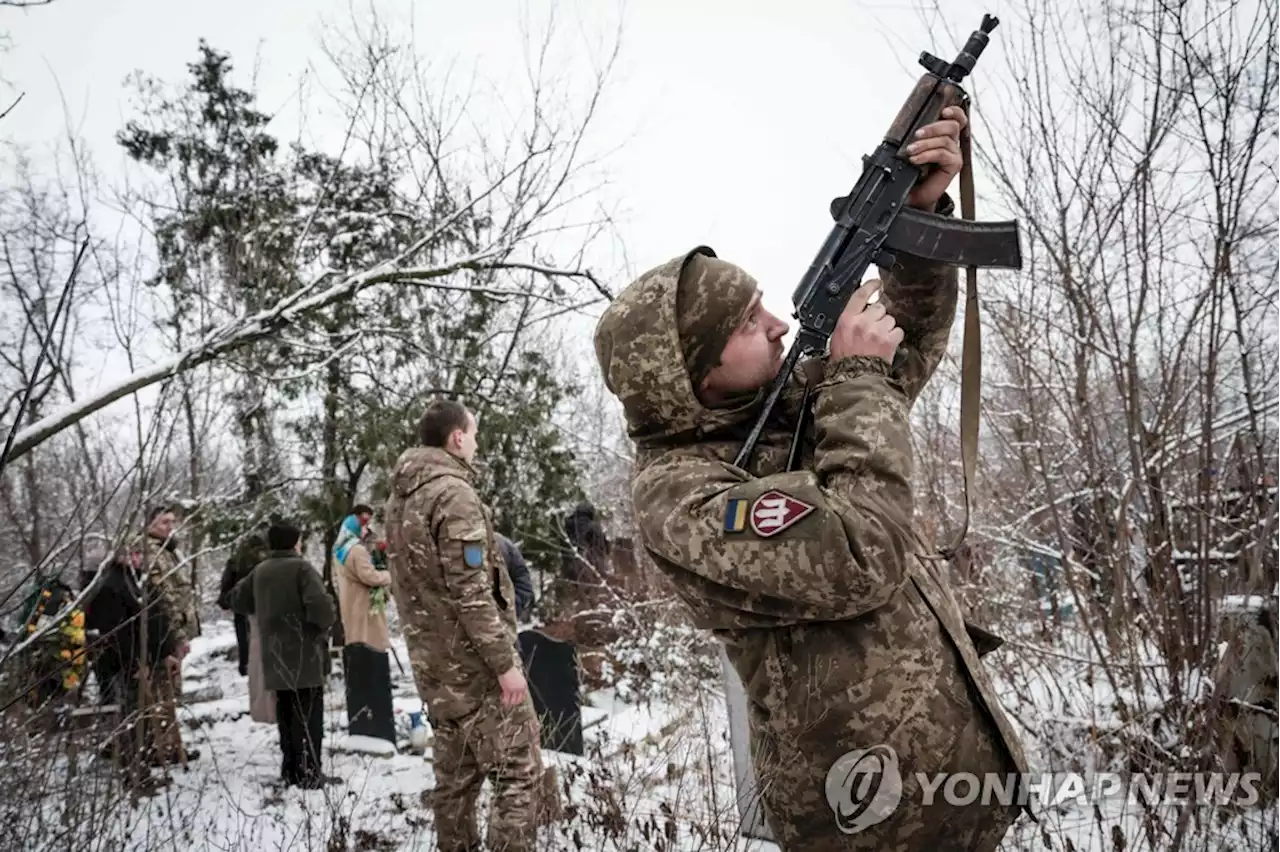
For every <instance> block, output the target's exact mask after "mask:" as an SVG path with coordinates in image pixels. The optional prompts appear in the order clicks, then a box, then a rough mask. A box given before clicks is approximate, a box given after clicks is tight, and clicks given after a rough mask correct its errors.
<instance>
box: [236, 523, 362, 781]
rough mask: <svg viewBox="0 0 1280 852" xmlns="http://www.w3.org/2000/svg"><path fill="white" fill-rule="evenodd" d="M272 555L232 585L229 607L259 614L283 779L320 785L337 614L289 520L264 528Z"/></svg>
mask: <svg viewBox="0 0 1280 852" xmlns="http://www.w3.org/2000/svg"><path fill="white" fill-rule="evenodd" d="M267 545H268V546H269V547H270V552H269V553H268V555H267V558H266V559H265V560H263V561H262V562H260V563H258V565H257V567H256V568H254V569H253V573H251V574H250V575H249V576H248V577H246V578H244V579H243V580H241V581H240V582H239V583H237V584H236V585H235V587H234V588H233V589H232V590H231V595H230V602H231V608H232V609H233V610H235V611H236V612H239V613H242V614H244V615H256V616H257V624H258V630H259V631H261V633H262V636H261V642H262V668H263V683H264V684H265V686H266V688H267V689H270V690H272V691H274V692H275V694H276V724H277V726H278V727H279V730H280V751H281V752H282V755H283V759H282V762H281V768H280V775H281V777H282V778H283V779H284V782H285V784H286V785H294V784H296V785H298V786H299V787H302V788H303V789H307V790H317V789H319V788H320V787H321V786H323V784H324V782H325V779H324V776H323V775H322V773H321V771H320V756H321V753H322V752H321V748H320V747H321V744H322V741H323V738H324V686H325V678H326V677H327V675H328V674H329V670H330V662H329V630H330V628H332V627H333V623H334V621H335V620H336V619H337V613H336V611H335V609H334V606H333V599H332V598H331V597H329V593H328V592H327V591H326V590H325V587H324V581H323V580H321V579H320V573H319V572H318V571H316V570H315V569H314V568H312V567H311V565H310V564H309V563H308V562H307V560H305V559H303V558H302V556H301V552H302V533H301V532H300V531H299V530H298V528H297V527H295V526H293V525H292V524H289V523H276V524H272V525H271V527H270V528H269V529H268V530H267Z"/></svg>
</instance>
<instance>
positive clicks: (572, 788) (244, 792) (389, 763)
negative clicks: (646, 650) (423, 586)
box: [122, 621, 776, 851]
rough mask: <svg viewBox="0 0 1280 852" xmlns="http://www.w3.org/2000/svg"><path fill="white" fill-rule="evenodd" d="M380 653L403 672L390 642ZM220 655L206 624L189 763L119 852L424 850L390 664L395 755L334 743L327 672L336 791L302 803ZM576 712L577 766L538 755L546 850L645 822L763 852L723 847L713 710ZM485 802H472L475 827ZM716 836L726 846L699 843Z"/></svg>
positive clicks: (402, 701)
mask: <svg viewBox="0 0 1280 852" xmlns="http://www.w3.org/2000/svg"><path fill="white" fill-rule="evenodd" d="M393 644H395V645H396V650H397V651H398V653H399V656H400V659H401V661H403V662H406V663H407V661H408V654H407V651H406V649H405V647H404V643H403V641H402V640H398V639H397V640H395V641H394V642H393ZM234 649H235V634H234V632H233V630H232V627H231V623H230V622H229V621H222V622H215V623H213V624H206V625H205V627H204V635H202V636H201V637H199V638H198V639H196V640H195V641H194V642H193V643H192V649H191V654H190V656H189V657H188V659H187V663H186V665H185V666H184V684H183V691H184V694H185V695H187V696H188V698H187V702H186V704H185V706H183V707H182V708H181V709H180V711H179V718H180V720H181V721H182V722H183V723H184V741H185V742H186V744H187V746H188V747H189V748H196V749H199V750H200V752H201V755H200V757H199V759H198V760H196V761H193V762H192V763H191V764H190V765H189V767H188V768H187V769H185V770H183V769H174V770H173V771H172V773H171V775H172V783H171V784H170V785H169V786H167V787H166V788H165V789H163V790H162V791H161V792H159V793H158V794H157V795H156V796H154V797H152V798H150V799H143V800H141V801H140V802H139V803H138V805H137V807H136V808H135V809H134V810H135V813H134V814H132V815H131V816H130V817H129V818H127V819H126V822H125V825H123V826H122V828H124V829H125V831H124V834H125V837H126V848H129V849H155V848H174V845H175V844H176V845H177V846H179V847H184V846H185V847H192V848H199V849H217V850H233V849H235V850H240V849H243V850H267V849H269V850H276V849H317V848H326V849H336V848H341V849H346V848H352V849H403V850H429V849H434V848H435V842H434V831H433V828H432V816H431V812H430V810H429V809H428V808H427V807H426V806H425V804H424V801H423V798H422V794H423V793H424V792H425V791H427V790H429V789H430V788H431V787H432V784H433V774H432V766H431V750H430V748H429V747H428V749H427V750H426V753H425V755H421V756H420V755H414V754H411V753H409V752H408V749H407V741H408V735H409V713H410V712H413V711H417V710H421V709H422V702H421V700H420V699H419V698H418V696H417V692H416V690H415V689H414V686H413V681H412V676H411V674H410V673H408V672H406V674H403V675H402V674H401V673H400V672H399V670H398V669H397V667H396V666H395V665H394V664H393V665H392V681H393V691H394V696H395V697H394V703H395V707H396V719H397V725H398V728H399V730H400V733H401V746H402V749H401V751H400V753H398V754H394V755H391V756H378V755H374V754H368V753H360V751H359V749H360V748H362V747H363V745H365V744H364V743H362V742H359V741H353V740H352V739H351V738H350V737H348V736H347V735H346V712H345V708H344V701H343V694H344V689H343V683H342V676H341V669H340V666H336V667H335V671H334V676H333V677H332V678H331V679H330V682H329V686H328V690H327V695H326V702H325V704H326V707H325V747H324V752H325V754H324V770H325V773H326V774H328V775H331V776H335V777H337V778H339V779H341V782H340V783H338V784H332V785H330V786H328V787H326V788H325V789H323V790H317V791H303V790H299V789H297V788H282V787H281V786H280V785H279V783H278V778H279V774H280V771H279V762H280V752H279V748H278V746H277V734H276V728H275V726H274V725H272V724H261V723H255V722H254V721H252V720H251V719H250V718H249V714H248V709H249V703H248V682H247V679H246V678H244V677H242V676H241V675H240V674H239V672H238V671H237V670H236V665H235V662H234V659H233V658H234ZM214 696H220V697H214ZM201 697H206V698H208V700H198V699H199V698H201ZM586 702H587V704H588V705H590V706H586V707H584V709H583V717H584V725H586V726H589V727H587V728H586V730H585V732H584V736H585V739H586V742H587V756H586V757H581V758H580V757H574V756H571V755H564V754H560V753H556V752H544V758H545V759H546V760H547V761H548V762H551V763H554V764H555V765H556V766H557V771H558V772H559V775H560V778H561V782H562V785H563V784H564V783H565V782H566V781H567V782H568V786H569V795H568V796H564V795H563V794H562V802H563V804H564V805H565V807H566V811H567V815H568V816H569V817H570V818H569V819H566V820H565V821H564V822H562V823H561V824H560V825H558V826H556V827H554V828H553V829H544V832H543V834H544V836H543V837H542V838H541V840H542V841H543V842H544V843H545V844H546V848H548V849H557V848H563V849H577V848H583V849H603V848H631V845H632V842H633V840H634V841H638V842H643V840H644V834H645V832H646V829H645V827H644V823H646V822H647V821H648V817H650V816H652V822H653V827H652V828H650V829H648V831H650V832H652V834H653V836H654V837H658V836H662V835H667V834H668V832H670V834H671V839H672V840H674V841H675V843H673V844H672V845H670V846H668V847H666V848H669V849H673V850H674V849H697V848H703V849H706V848H738V849H743V850H755V851H759V850H766V849H776V847H774V846H773V844H768V843H762V842H760V841H747V840H745V839H744V840H739V841H737V842H736V843H735V841H733V840H732V833H733V831H734V829H735V827H736V825H737V814H736V810H735V804H734V799H733V776H732V758H731V757H730V753H729V742H728V725H727V721H726V719H727V717H726V715H725V713H724V708H723V704H721V705H720V706H714V705H713V704H712V703H701V702H697V701H694V702H692V706H689V707H684V708H681V709H680V710H679V711H677V710H675V709H674V708H672V707H669V706H660V705H656V704H655V705H651V706H647V707H641V706H635V705H628V704H624V703H622V702H620V701H618V700H617V699H615V698H614V697H613V695H612V693H611V692H609V691H603V692H595V693H590V694H588V695H587V696H586ZM708 754H710V755H711V757H712V761H711V764H712V765H714V766H715V767H716V771H717V780H716V783H715V784H714V785H711V786H708V785H706V784H705V783H704V782H705V778H706V774H707V766H708ZM602 767H608V769H607V771H601V768H602ZM487 798H488V791H487V789H486V792H485V794H484V796H483V797H482V799H481V804H480V809H481V813H482V814H483V813H485V808H486V806H487ZM664 806H665V807H664ZM665 812H670V813H674V814H675V815H676V817H677V818H676V820H674V822H675V823H677V825H676V827H675V828H674V830H673V829H670V828H667V826H666V822H667V820H668V817H667V816H666V813H665ZM716 814H718V817H719V818H718V819H716V818H715V815H716ZM682 822H683V823H684V824H679V823H682ZM717 823H718V824H720V827H721V830H722V831H723V832H726V833H727V834H728V835H729V837H728V838H722V839H721V840H719V841H707V840H705V839H704V835H705V834H706V833H707V832H708V831H711V830H712V829H711V826H712V825H713V824H717ZM482 824H483V818H482ZM343 837H345V840H346V842H345V843H343V842H341V840H342V838H343ZM579 843H580V844H581V845H579ZM642 848H653V847H652V846H651V845H650V844H648V843H645V844H644V846H643V847H642Z"/></svg>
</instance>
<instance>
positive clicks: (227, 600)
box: [218, 524, 268, 675]
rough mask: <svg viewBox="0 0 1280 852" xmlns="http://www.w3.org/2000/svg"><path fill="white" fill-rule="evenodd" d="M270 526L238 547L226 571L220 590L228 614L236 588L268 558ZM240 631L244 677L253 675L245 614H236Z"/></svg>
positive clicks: (238, 641) (238, 648)
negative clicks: (250, 673) (237, 584)
mask: <svg viewBox="0 0 1280 852" xmlns="http://www.w3.org/2000/svg"><path fill="white" fill-rule="evenodd" d="M267 550H268V548H267V525H266V524H263V525H262V526H261V528H260V529H257V530H255V531H254V532H253V533H252V534H251V535H250V536H249V537H248V538H246V539H245V540H244V541H242V542H241V543H240V545H239V546H238V547H236V549H235V551H234V552H233V553H232V554H231V558H230V559H228V560H227V564H226V566H225V567H224V568H223V569H222V582H221V583H220V584H219V589H218V606H219V607H221V608H222V609H224V610H229V609H231V590H232V589H233V588H235V585H236V583H239V582H240V581H241V580H243V579H244V578H245V577H248V576H249V572H251V571H252V570H253V569H254V566H256V565H257V564H258V563H259V562H261V561H262V560H263V559H265V558H266V556H267ZM232 619H233V622H234V623H235V628H236V653H237V655H238V657H239V663H240V674H241V675H247V674H248V673H249V617H248V616H247V615H242V614H241V613H238V612H236V613H233V614H232Z"/></svg>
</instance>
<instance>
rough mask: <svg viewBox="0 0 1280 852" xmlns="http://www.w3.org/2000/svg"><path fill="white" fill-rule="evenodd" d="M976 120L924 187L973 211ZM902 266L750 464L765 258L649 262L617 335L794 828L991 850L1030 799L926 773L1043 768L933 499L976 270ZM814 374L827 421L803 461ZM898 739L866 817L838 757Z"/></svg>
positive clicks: (779, 800)
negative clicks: (951, 576) (977, 639)
mask: <svg viewBox="0 0 1280 852" xmlns="http://www.w3.org/2000/svg"><path fill="white" fill-rule="evenodd" d="M963 124H964V117H963V114H958V111H954V110H953V111H949V113H947V114H946V118H945V119H944V120H943V121H940V122H938V123H937V124H935V125H931V126H930V128H929V135H928V137H927V138H926V139H925V140H924V142H925V143H927V144H926V145H925V146H924V153H923V155H922V156H924V157H926V158H929V159H926V160H925V161H927V162H934V163H937V164H938V166H939V169H938V170H937V172H935V173H934V175H933V176H932V177H930V178H929V179H927V180H926V181H925V182H922V183H921V184H919V185H918V186H917V188H916V189H915V191H914V192H913V195H912V198H911V203H912V204H913V206H915V207H918V208H921V209H926V210H930V211H934V212H937V213H940V214H944V215H950V214H951V212H952V208H953V205H952V203H951V200H950V199H949V198H948V197H947V196H946V195H944V190H945V188H946V186H947V183H948V182H949V181H950V179H951V177H952V176H953V175H954V174H956V173H957V172H958V171H959V167H960V160H959V152H958V137H959V133H960V131H961V130H962V128H963ZM918 156H921V155H918ZM881 276H882V278H883V281H884V283H883V286H881V283H880V282H879V281H876V282H867V283H865V284H864V285H863V287H862V288H861V289H860V290H859V292H858V294H857V295H855V297H854V298H853V300H852V301H851V303H850V305H849V307H848V309H847V310H846V311H845V313H844V315H843V316H842V317H841V319H840V322H839V325H838V327H837V329H836V332H835V334H834V335H833V337H832V341H831V347H830V351H829V353H828V355H827V356H826V357H824V358H815V359H811V360H810V361H808V362H807V363H804V364H801V365H800V366H799V367H798V368H797V371H796V374H795V376H793V377H792V381H791V384H790V386H789V388H788V391H787V393H786V394H785V395H784V398H783V402H782V404H781V405H780V406H779V415H778V417H777V418H775V419H774V421H773V422H772V423H771V424H770V426H769V428H768V429H767V430H766V432H765V435H764V436H763V438H762V440H761V442H760V445H759V447H758V449H757V450H756V454H755V458H754V461H753V462H752V463H751V466H750V469H749V470H742V469H739V468H737V467H735V466H734V465H733V460H734V458H735V456H736V454H737V451H738V449H739V448H740V447H741V445H742V440H743V439H744V438H745V436H746V433H747V431H748V430H749V429H750V427H751V425H752V424H753V423H754V421H755V419H756V415H757V413H758V412H759V410H760V403H761V401H762V398H763V395H764V391H765V389H767V387H768V385H769V383H770V382H771V381H772V380H773V378H774V376H776V375H777V371H778V369H779V368H780V365H781V363H782V355H783V344H782V337H783V335H784V334H785V333H786V330H787V325H786V323H784V322H783V321H781V320H780V319H778V318H777V317H775V316H773V315H772V314H770V313H769V312H768V311H766V310H764V309H763V308H762V307H761V305H760V294H759V291H758V289H757V285H756V282H755V280H754V279H752V278H751V277H750V276H749V275H748V274H747V273H746V272H744V271H743V270H742V269H740V268H738V267H736V266H733V265H731V264H729V263H726V262H725V261H723V260H720V259H718V258H716V255H715V253H714V252H713V251H712V250H711V249H709V248H706V247H705V246H704V247H699V248H696V249H694V250H693V251H691V252H689V253H687V254H684V255H681V256H679V257H676V258H674V259H672V260H671V261H669V262H667V263H665V264H663V265H661V266H659V267H657V268H655V269H652V270H650V271H648V272H646V273H645V274H643V275H642V276H640V278H639V279H638V280H636V281H635V282H633V283H632V284H631V285H630V286H629V287H628V288H627V289H626V290H625V291H624V292H623V293H622V294H621V295H620V296H619V297H618V298H617V299H616V300H615V301H614V302H613V303H612V305H611V306H610V307H609V308H608V310H606V311H605V313H604V315H603V317H602V318H601V320H600V322H599V324H598V326H597V329H596V335H595V347H596V355H597V358H598V360H599V363H600V367H601V370H602V372H603V374H604V378H605V381H606V383H607V385H608V387H609V389H610V391H611V392H612V393H613V394H614V395H615V396H616V397H617V398H618V399H619V400H620V401H621V402H622V404H623V407H624V410H625V414H626V418H627V425H628V433H629V435H630V437H631V438H632V440H633V442H634V443H635V445H636V450H637V459H636V467H635V471H634V474H633V479H632V483H631V485H632V501H633V505H634V506H635V513H636V523H637V526H638V528H639V530H640V535H641V537H642V539H643V543H644V545H645V547H646V549H647V551H648V552H649V554H650V555H651V556H652V557H653V559H654V561H655V562H656V564H657V565H658V566H659V568H660V569H661V570H662V571H663V572H664V573H665V574H666V575H667V576H668V577H670V579H671V580H672V581H673V585H674V586H675V588H676V589H677V591H678V593H679V594H680V596H681V598H682V600H683V601H684V602H685V604H686V605H687V606H688V608H689V610H690V611H691V613H692V616H693V620H694V622H695V623H696V625H698V626H699V627H702V628H707V629H710V630H712V631H713V633H714V634H715V636H716V637H717V638H718V639H719V640H720V641H721V642H722V643H723V644H724V646H725V649H726V651H727V653H728V656H729V659H730V660H731V661H732V663H733V665H734V667H735V669H736V670H737V672H738V674H739V675H740V676H741V679H742V682H743V684H744V686H745V688H746V691H747V695H748V704H749V708H750V709H749V714H750V728H751V751H752V758H753V761H754V763H755V767H756V775H757V779H756V780H757V782H758V784H759V785H760V794H761V796H762V799H763V803H764V805H765V810H766V813H767V816H768V821H769V824H770V826H771V829H772V833H773V835H774V837H775V839H776V840H777V842H778V843H779V845H780V846H781V847H782V848H783V849H784V850H805V852H816V850H824V849H875V850H917V849H919V850H935V849H965V850H991V849H995V848H996V846H997V845H998V844H999V842H1000V839H1001V837H1003V835H1004V834H1005V832H1006V831H1007V829H1008V828H1009V826H1010V825H1011V824H1012V823H1013V822H1014V820H1015V819H1016V818H1017V815H1018V809H1017V808H1009V807H1001V806H998V805H992V806H988V807H984V806H983V805H982V804H980V803H979V804H976V805H971V806H969V807H959V806H950V805H947V804H945V803H943V802H942V798H943V797H942V795H941V791H939V794H938V796H937V798H936V799H935V800H934V802H935V803H934V804H932V805H929V806H925V805H924V804H923V802H922V796H921V791H920V789H919V785H918V784H917V782H916V779H915V773H917V772H924V773H929V774H932V773H938V772H973V773H978V774H979V777H981V774H982V773H984V772H994V773H1000V774H1002V775H1003V774H1005V773H1013V772H1017V771H1025V765H1026V764H1025V758H1024V756H1023V752H1022V748H1021V745H1020V743H1019V741H1018V739H1017V736H1016V734H1015V732H1014V730H1013V728H1012V726H1011V725H1010V723H1009V721H1008V719H1007V717H1006V715H1005V713H1004V711H1003V710H1002V708H1001V707H1000V704H999V701H998V698H997V696H996V693H995V690H994V689H993V687H992V685H991V682H990V680H989V678H988V676H987V674H986V673H985V672H984V671H983V667H982V665H981V663H980V662H979V651H978V649H977V648H976V647H975V645H974V641H973V640H972V639H971V638H970V635H969V632H968V630H967V625H966V623H965V621H964V619H963V616H962V615H961V611H960V609H959V607H958V605H957V603H956V601H955V599H954V598H953V596H952V594H951V592H950V590H949V588H948V586H947V582H946V580H945V579H943V577H942V574H941V572H940V570H939V566H938V564H937V562H936V561H935V560H932V559H930V558H929V557H930V556H931V555H932V550H931V548H930V547H929V546H928V545H927V543H926V542H925V541H923V540H922V538H921V536H920V534H919V532H918V531H917V529H916V528H915V525H914V523H913V518H912V515H913V495H912V490H911V479H912V448H911V435H910V428H909V425H908V419H907V418H908V412H909V411H910V408H911V405H912V403H913V402H914V400H915V398H916V396H917V395H918V394H919V392H920V390H921V388H922V387H923V385H924V384H925V382H926V381H927V380H928V378H929V377H930V375H931V374H932V373H933V371H934V369H935V368H936V367H937V365H938V362H939V361H940V359H941V358H942V356H943V352H944V350H945V348H946V345H947V339H948V335H949V332H950V327H951V323H952V321H953V319H954V315H955V307H956V298H957V291H958V283H957V279H956V275H955V271H954V270H951V269H948V268H946V267H940V266H934V265H930V264H928V263H926V262H923V261H921V260H919V259H916V258H911V257H905V256H900V258H899V260H898V262H897V264H896V265H895V266H894V267H893V268H892V269H882V270H881ZM877 290H878V291H879V297H878V301H876V300H875V299H873V298H872V293H873V292H875V291H877ZM895 350H896V352H895ZM895 354H896V356H897V357H896V358H895ZM808 382H814V383H815V385H816V387H815V393H814V402H813V414H814V416H813V421H812V423H811V425H812V429H811V430H810V432H809V434H808V436H807V440H806V442H805V444H804V450H805V451H804V456H803V460H802V463H801V464H800V466H799V469H797V470H795V471H793V472H787V470H786V462H787V454H788V449H789V445H790V441H791V436H792V432H793V430H794V427H795V424H796V422H797V417H798V414H799V401H800V397H801V394H802V392H803V388H804V386H805V385H806V383H808ZM975 635H981V633H976V634H975ZM986 635H987V636H988V637H989V636H990V634H986ZM877 746H888V747H890V748H892V749H893V751H894V753H895V754H896V760H897V770H898V772H899V775H900V777H901V779H902V789H901V801H900V803H899V804H898V805H897V806H896V808H895V809H893V810H892V812H891V813H878V814H877V816H880V817H883V818H882V819H881V820H880V821H879V822H875V824H867V821H865V820H864V821H863V822H861V823H859V822H857V815H856V814H855V813H854V812H853V811H854V806H855V805H856V804H857V802H858V801H860V799H859V791H860V790H862V789H863V788H862V787H860V784H861V783H862V781H865V780H866V778H865V776H864V777H863V778H862V779H859V777H858V776H856V775H855V776H851V775H850V774H849V773H848V771H847V766H848V764H847V763H843V764H842V766H844V767H846V768H845V769H842V768H841V766H837V765H836V763H837V760H838V759H839V758H840V757H841V755H843V754H846V753H848V752H851V751H855V750H860V749H872V748H873V747H877ZM879 753H880V754H881V755H884V754H887V752H886V751H884V750H883V749H882V750H880V752H879ZM846 760H847V759H846ZM885 760H886V761H887V760H888V758H885ZM884 783H889V782H884ZM871 789H872V791H874V789H875V788H871ZM961 792H963V790H962V791H961ZM979 802H981V800H979ZM873 822H874V821H873Z"/></svg>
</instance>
